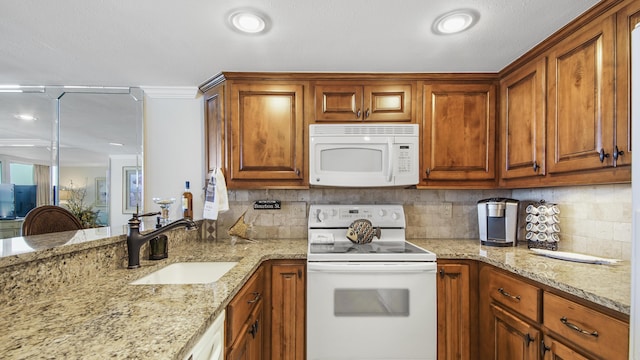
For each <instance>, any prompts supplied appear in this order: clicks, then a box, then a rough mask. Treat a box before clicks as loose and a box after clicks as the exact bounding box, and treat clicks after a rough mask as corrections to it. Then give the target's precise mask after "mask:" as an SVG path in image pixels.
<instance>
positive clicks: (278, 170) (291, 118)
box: [227, 82, 305, 188]
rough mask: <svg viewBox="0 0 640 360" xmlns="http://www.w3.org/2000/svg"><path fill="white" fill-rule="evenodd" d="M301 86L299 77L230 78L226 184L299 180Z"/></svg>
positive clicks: (301, 174)
mask: <svg viewBox="0 0 640 360" xmlns="http://www.w3.org/2000/svg"><path fill="white" fill-rule="evenodd" d="M303 91H304V85H303V84H301V83H299V84H297V83H288V84H284V83H279V82H260V83H232V84H231V97H230V109H229V114H230V117H231V124H230V139H231V148H230V153H231V154H230V160H231V171H230V174H229V175H228V179H227V181H228V182H229V184H230V187H231V188H242V187H245V186H246V187H250V188H260V187H261V184H262V185H265V186H268V185H276V186H278V185H282V186H287V185H289V186H291V185H296V184H298V185H304V174H305V171H304V166H305V162H304V146H303V144H304V143H305V142H304V134H305V131H304V125H305V122H304V111H303V109H304V107H303V103H304V101H303ZM243 184H244V185H243Z"/></svg>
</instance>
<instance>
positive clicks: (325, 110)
mask: <svg viewBox="0 0 640 360" xmlns="http://www.w3.org/2000/svg"><path fill="white" fill-rule="evenodd" d="M412 90H413V85H412V84H410V83H406V84H369V85H363V84H361V83H359V84H357V83H351V82H345V83H340V84H337V83H331V84H323V83H319V84H317V85H316V86H315V121H319V122H322V121H335V122H349V121H371V122H387V121H388V122H396V121H399V122H413V119H414V116H413V111H412V102H413V98H412V94H413V92H414V91H412Z"/></svg>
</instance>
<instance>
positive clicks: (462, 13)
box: [432, 9, 480, 35]
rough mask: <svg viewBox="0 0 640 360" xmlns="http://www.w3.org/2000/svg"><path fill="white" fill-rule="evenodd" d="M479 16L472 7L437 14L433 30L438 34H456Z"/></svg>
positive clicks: (469, 25) (473, 22)
mask: <svg viewBox="0 0 640 360" xmlns="http://www.w3.org/2000/svg"><path fill="white" fill-rule="evenodd" d="M479 17H480V14H479V13H478V12H477V11H475V10H472V9H460V10H454V11H450V12H448V13H446V14H443V15H441V16H439V17H438V18H437V19H436V21H434V22H433V28H432V29H433V32H434V33H436V34H439V35H449V34H457V33H460V32H463V31H465V30H467V29H469V28H470V27H471V26H473V25H474V24H475V23H476V22H477V21H478V18H479Z"/></svg>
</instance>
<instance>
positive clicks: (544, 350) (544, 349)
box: [540, 340, 551, 358]
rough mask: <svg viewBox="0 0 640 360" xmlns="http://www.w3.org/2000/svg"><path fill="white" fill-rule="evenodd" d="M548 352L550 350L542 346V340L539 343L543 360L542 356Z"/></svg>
mask: <svg viewBox="0 0 640 360" xmlns="http://www.w3.org/2000/svg"><path fill="white" fill-rule="evenodd" d="M549 350H551V348H550V347H548V346H547V345H545V344H544V340H542V341H540V353H541V354H542V357H543V358H544V354H546V353H547V351H549Z"/></svg>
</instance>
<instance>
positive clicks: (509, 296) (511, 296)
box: [498, 288, 520, 302]
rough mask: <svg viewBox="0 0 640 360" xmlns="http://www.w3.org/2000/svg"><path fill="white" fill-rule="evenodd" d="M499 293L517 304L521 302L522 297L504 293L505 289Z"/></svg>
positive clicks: (499, 290) (500, 289)
mask: <svg viewBox="0 0 640 360" xmlns="http://www.w3.org/2000/svg"><path fill="white" fill-rule="evenodd" d="M498 292H499V293H500V294H502V296H504V297H508V298H509V299H511V300H513V301H515V302H520V296H519V295H518V296H513V295H511V294H509V293H508V292H506V291H504V288H499V289H498Z"/></svg>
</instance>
